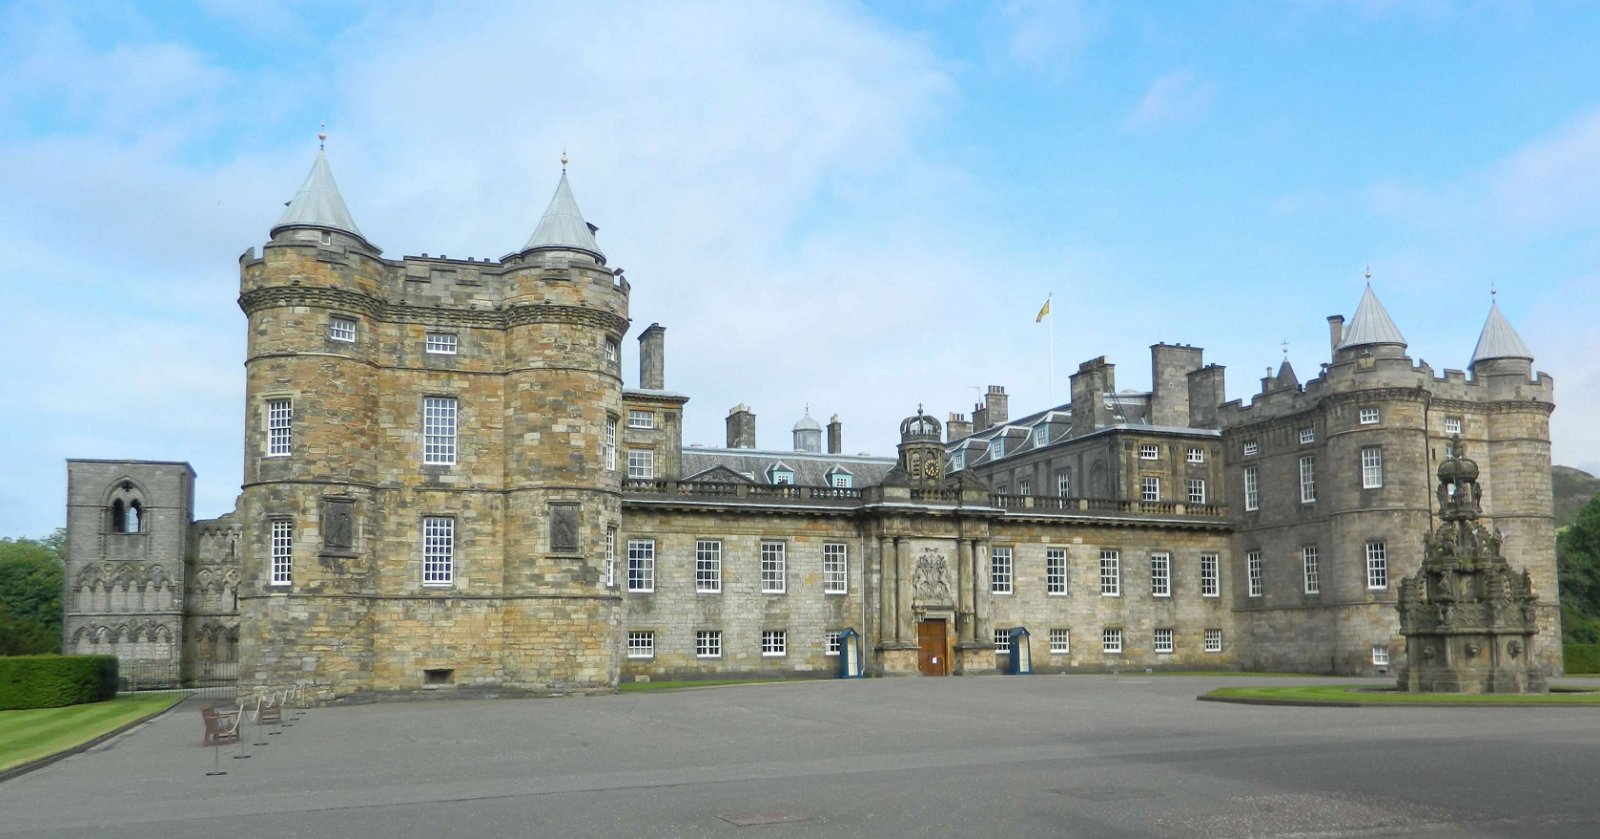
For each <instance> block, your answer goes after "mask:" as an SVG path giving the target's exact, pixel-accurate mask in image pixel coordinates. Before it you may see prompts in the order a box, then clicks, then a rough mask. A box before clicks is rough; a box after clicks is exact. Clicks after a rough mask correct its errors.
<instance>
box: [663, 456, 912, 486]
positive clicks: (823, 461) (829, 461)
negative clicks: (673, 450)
mask: <svg viewBox="0 0 1600 839" xmlns="http://www.w3.org/2000/svg"><path fill="white" fill-rule="evenodd" d="M896 462H897V461H896V460H895V458H892V457H862V456H860V455H839V454H808V453H805V452H772V451H762V450H760V449H707V448H687V449H684V450H683V477H681V478H680V479H679V480H683V481H714V482H727V481H728V480H729V478H728V477H727V476H728V474H729V473H732V474H734V475H738V476H741V477H742V478H743V479H745V480H750V481H753V482H754V483H758V484H770V483H771V482H772V481H771V480H770V479H769V478H768V477H767V474H768V473H767V470H769V469H771V468H772V467H773V466H775V465H778V464H782V465H783V466H784V467H785V468H788V469H792V470H794V483H795V486H809V487H825V486H831V483H830V481H829V480H828V475H830V474H833V472H834V471H835V470H836V469H843V470H844V471H846V472H849V473H850V475H851V479H850V483H851V487H852V488H853V489H861V488H862V487H869V486H876V485H878V484H880V483H882V482H883V478H884V476H885V475H888V474H889V470H890V469H893V468H894V466H895V463H896Z"/></svg>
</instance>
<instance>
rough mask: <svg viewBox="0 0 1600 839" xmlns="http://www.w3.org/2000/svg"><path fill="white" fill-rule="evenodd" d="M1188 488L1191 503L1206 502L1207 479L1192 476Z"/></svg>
mask: <svg viewBox="0 0 1600 839" xmlns="http://www.w3.org/2000/svg"><path fill="white" fill-rule="evenodd" d="M1188 489H1189V503H1190V504H1204V503H1206V481H1205V479H1204V478H1190V479H1189V485H1188Z"/></svg>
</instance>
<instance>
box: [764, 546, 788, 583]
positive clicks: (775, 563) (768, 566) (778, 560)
mask: <svg viewBox="0 0 1600 839" xmlns="http://www.w3.org/2000/svg"><path fill="white" fill-rule="evenodd" d="M758 550H759V553H760V557H761V593H762V594H785V593H787V592H788V591H789V543H787V542H781V541H778V540H775V539H763V540H761V544H760V547H759V549H758Z"/></svg>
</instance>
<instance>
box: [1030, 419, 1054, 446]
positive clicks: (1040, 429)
mask: <svg viewBox="0 0 1600 839" xmlns="http://www.w3.org/2000/svg"><path fill="white" fill-rule="evenodd" d="M1049 442H1050V426H1049V425H1048V424H1046V423H1042V422H1041V423H1039V424H1038V425H1036V426H1034V427H1033V447H1034V448H1036V449H1037V448H1040V447H1042V446H1044V445H1047V444H1048V443H1049Z"/></svg>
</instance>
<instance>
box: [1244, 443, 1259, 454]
mask: <svg viewBox="0 0 1600 839" xmlns="http://www.w3.org/2000/svg"><path fill="white" fill-rule="evenodd" d="M1258 451H1261V446H1260V445H1259V444H1258V443H1256V441H1254V440H1246V441H1244V456H1245V457H1255V456H1256V452H1258Z"/></svg>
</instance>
